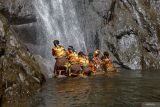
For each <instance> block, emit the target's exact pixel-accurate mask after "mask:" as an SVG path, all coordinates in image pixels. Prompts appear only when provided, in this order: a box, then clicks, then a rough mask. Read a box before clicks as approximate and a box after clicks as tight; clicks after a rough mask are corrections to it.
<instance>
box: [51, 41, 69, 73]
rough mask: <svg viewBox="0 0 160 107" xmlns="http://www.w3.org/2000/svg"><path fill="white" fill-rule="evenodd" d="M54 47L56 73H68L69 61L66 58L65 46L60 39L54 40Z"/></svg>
mask: <svg viewBox="0 0 160 107" xmlns="http://www.w3.org/2000/svg"><path fill="white" fill-rule="evenodd" d="M53 44H54V47H53V48H52V55H53V56H54V57H55V60H56V63H55V66H54V74H55V76H57V75H62V74H64V75H66V67H65V63H66V62H67V61H68V60H67V58H66V51H65V48H64V46H62V45H60V44H59V41H58V40H54V41H53Z"/></svg>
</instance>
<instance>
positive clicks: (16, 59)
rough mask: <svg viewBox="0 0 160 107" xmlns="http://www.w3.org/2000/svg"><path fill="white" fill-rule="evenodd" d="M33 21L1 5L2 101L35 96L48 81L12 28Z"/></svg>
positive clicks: (0, 56) (0, 60)
mask: <svg viewBox="0 0 160 107" xmlns="http://www.w3.org/2000/svg"><path fill="white" fill-rule="evenodd" d="M4 3H5V2H4ZM30 19H32V18H27V17H26V16H24V17H23V16H22V17H21V16H18V15H17V14H12V12H11V11H10V10H9V7H4V6H2V5H0V43H1V44H0V63H1V64H0V69H1V71H0V72H1V76H2V77H1V78H0V79H2V80H1V81H2V84H1V85H2V88H3V96H4V97H3V98H6V99H8V100H12V101H14V100H15V99H17V98H22V97H25V96H29V95H31V94H33V93H34V92H35V91H36V90H37V89H38V88H40V86H41V84H42V83H43V81H44V80H45V79H44V76H43V74H42V73H41V69H40V67H39V65H38V63H37V62H36V60H35V58H34V57H33V55H32V54H31V53H30V52H29V50H28V48H27V47H26V46H25V45H24V44H23V42H21V41H20V40H19V38H17V35H18V34H17V33H16V32H15V30H14V29H13V27H12V26H11V25H15V24H24V21H23V22H19V20H25V21H26V22H25V23H30V22H29V21H30ZM1 92H2V91H1Z"/></svg>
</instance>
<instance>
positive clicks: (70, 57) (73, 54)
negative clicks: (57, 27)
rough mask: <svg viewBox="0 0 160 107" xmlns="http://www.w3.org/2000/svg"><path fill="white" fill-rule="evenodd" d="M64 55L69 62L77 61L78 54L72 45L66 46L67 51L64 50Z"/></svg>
mask: <svg viewBox="0 0 160 107" xmlns="http://www.w3.org/2000/svg"><path fill="white" fill-rule="evenodd" d="M66 56H67V58H68V60H69V62H70V63H71V64H75V63H78V61H79V59H78V54H77V53H76V52H75V50H74V48H73V46H69V47H68V51H67V52H66Z"/></svg>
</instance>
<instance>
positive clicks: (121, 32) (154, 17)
mask: <svg viewBox="0 0 160 107" xmlns="http://www.w3.org/2000/svg"><path fill="white" fill-rule="evenodd" d="M73 3H74V5H75V8H76V10H77V16H78V18H79V22H80V23H81V26H82V29H83V31H84V32H85V34H86V37H85V38H86V39H85V40H86V43H87V47H88V49H91V50H90V51H93V50H94V49H95V48H97V45H90V44H94V42H91V41H96V39H97V38H98V42H99V43H98V44H99V45H98V48H100V49H101V50H103V51H106V50H108V51H109V52H110V54H111V58H112V59H114V62H116V64H119V65H124V66H125V67H127V68H131V69H149V68H154V69H160V63H159V62H160V59H159V56H160V42H159V41H160V14H159V11H160V8H159V6H160V1H159V0H157V1H155V0H99V1H98V0H92V1H90V0H84V1H81V0H76V1H74V0H73ZM97 34H98V35H97Z"/></svg>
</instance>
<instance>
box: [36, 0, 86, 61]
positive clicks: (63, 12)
mask: <svg viewBox="0 0 160 107" xmlns="http://www.w3.org/2000/svg"><path fill="white" fill-rule="evenodd" d="M34 6H35V9H36V12H37V19H38V22H39V23H40V24H39V26H41V28H42V29H39V30H38V32H41V33H39V34H40V35H38V36H39V38H40V39H42V38H41V35H43V36H45V38H46V40H45V47H44V48H45V50H44V49H42V50H43V51H42V52H45V57H46V58H47V59H51V58H52V59H53V57H52V55H51V48H52V46H53V40H55V39H58V40H60V43H61V44H63V45H64V46H65V47H66V48H67V47H68V46H69V45H72V46H74V47H75V49H76V50H77V51H80V50H82V51H84V52H86V45H85V41H84V33H83V32H82V31H81V28H80V25H79V22H78V19H77V15H76V10H75V8H74V6H73V3H72V0H35V2H34Z"/></svg>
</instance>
